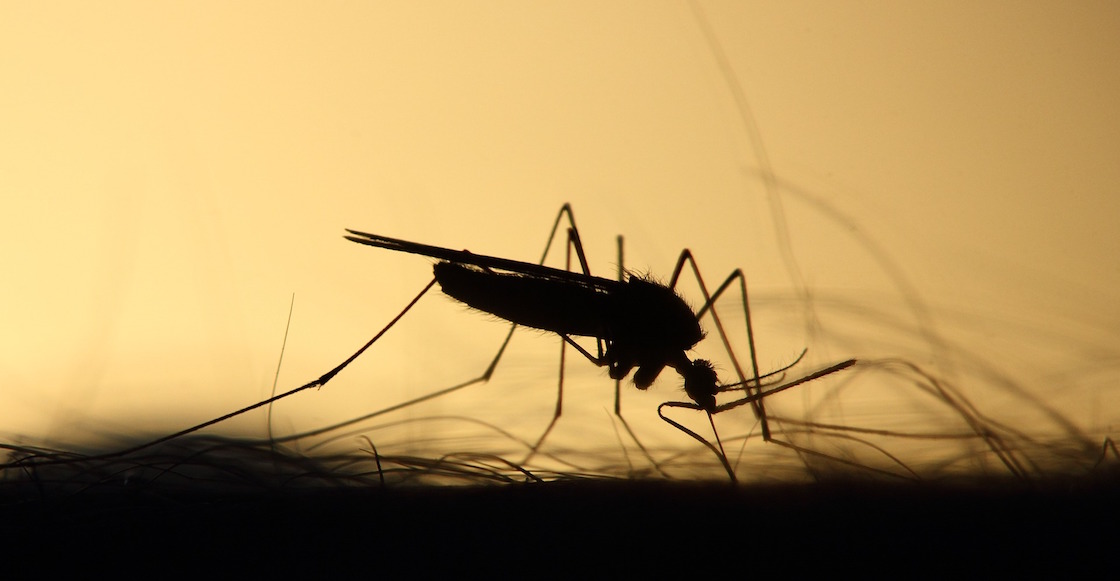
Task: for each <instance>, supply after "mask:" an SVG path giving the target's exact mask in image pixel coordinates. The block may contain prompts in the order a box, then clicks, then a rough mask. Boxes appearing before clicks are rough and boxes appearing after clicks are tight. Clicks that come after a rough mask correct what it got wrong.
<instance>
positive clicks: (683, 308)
mask: <svg viewBox="0 0 1120 581" xmlns="http://www.w3.org/2000/svg"><path fill="white" fill-rule="evenodd" d="M565 218H566V219H567V222H568V227H567V244H566V267H567V268H569V269H570V268H571V262H572V253H573V251H574V253H575V257H576V259H577V260H578V262H579V268H580V270H579V271H572V270H564V269H559V268H553V267H549V266H544V265H543V263H544V261H545V259H546V258H547V256H548V254H549V251H550V249H551V247H552V244H553V241H554V240H555V238H556V235H557V232H558V230H559V228H560V225H561V223H562V221H563V220H564V219H565ZM347 233H348V234H347V235H346V236H345V238H346V239H347V240H350V241H353V242H357V243H359V244H365V245H368V246H373V247H376V248H383V249H387V250H393V251H398V252H407V253H411V254H418V255H422V256H427V257H430V258H435V259H437V260H438V262H436V263H435V264H434V265H433V274H434V278H433V280H432V282H430V283H429V284H428V287H426V288H425V290H424V291H423V292H422V293H421V295H423V294H424V292H427V290H428V289H430V288H431V287H432V286H433V285H434V284H435V283H438V284H439V285H440V288H441V289H442V290H443V292H444V294H446V295H448V296H449V297H451V298H453V299H455V300H457V301H459V302H461V303H463V304H465V305H467V306H469V307H471V308H473V309H476V310H479V311H482V312H485V313H489V314H491V315H494V316H497V317H499V318H502V319H504V320H506V321H509V322H510V323H512V325H511V327H510V330H509V334H508V335H507V337H506V341H505V343H503V344H502V347H501V348H500V349H499V351H498V353H497V355H496V356H495V358H494V360H493V361H492V362H491V364H490V367H489V368H488V370H487V372H486V373H485V374H484V375H483V376H482V378H480V379H481V380H483V381H485V380H487V379H488V378H489V376H490V374H491V373H492V372H493V369H494V368H495V367H496V365H497V363H498V360H499V359H500V358H501V356H502V353H503V352H504V350H505V346H506V344H508V342H509V338H510V336H512V334H513V332H514V331H515V330H516V328H517V327H518V326H525V327H530V328H534V329H539V330H543V331H548V332H551V333H555V334H556V335H558V336H559V337H560V338H561V339H562V342H561V355H560V361H561V363H560V365H561V371H560V382H559V389H558V395H557V404H556V411H555V413H554V415H553V418H552V422H551V423H550V424H549V426H548V427H547V428H546V429H545V432H544V434H542V435H541V437H540V439H539V440H538V441H537V444H536V445H534V446H533V448H532V452H535V450H536V449H537V448H538V447H539V446H540V445H541V444H542V443H543V441H544V439H545V437H547V435H548V433H549V432H550V431H551V430H552V428H553V426H554V425H555V424H556V421H557V420H558V418H559V417H560V414H561V411H562V400H563V365H564V359H565V354H564V350H565V348H566V347H567V346H570V347H572V348H574V349H575V350H576V351H578V352H579V353H580V354H581V355H582V356H583V357H584V358H586V359H587V360H588V361H590V362H591V363H592V364H594V365H596V366H599V367H605V368H607V373H608V375H609V376H610V378H611V379H614V380H615V382H616V390H617V384H618V382H620V381H621V380H622V379H625V378H626V377H627V376H628V375H630V374H631V372H633V377H632V380H633V384H634V386H635V387H637V388H638V389H640V390H645V389H648V388H649V387H650V386H651V385H653V383H654V381H655V380H656V379H657V377H658V376H659V375H660V374H661V373H662V371H664V370H665V368H666V367H668V368H671V369H673V370H674V371H675V372H676V373H677V374H678V375H680V377H681V378H682V379H683V381H684V391H685V393H686V394H687V395H688V397H689V398H690V399H691V400H692V402H667V403H666V404H663V405H662V407H661V408H659V415H660V416H661V418H662V419H663V420H665V421H666V422H668V423H670V424H671V425H673V426H674V427H676V428H677V429H679V430H682V431H684V432H685V433H687V434H689V435H690V436H692V437H693V438H695V439H697V440H698V441H700V442H701V443H703V444H705V445H707V446H708V447H709V448H710V449H711V450H712V451H713V452H714V453H715V454H716V455H717V456H718V457H719V458H720V460H721V462H722V463H723V464H724V467H725V468H726V469H727V470H728V473H729V474H730V475H731V477H732V478H734V473H733V471H732V470H731V467H730V465H729V464H728V461H727V457H726V454H725V453H724V452H723V450H722V444H720V449H718V450H717V449H716V448H714V447H712V446H711V445H710V444H709V443H708V442H707V440H705V439H704V438H702V437H701V436H699V435H698V434H696V433H695V432H693V431H691V430H689V429H687V428H685V427H684V426H683V425H681V424H679V423H677V422H675V421H673V420H671V419H669V418H668V417H666V416H665V415H664V414H663V413H662V409H663V408H664V407H686V408H691V409H697V410H702V411H704V412H705V413H706V414H707V416H708V419H709V422H710V423H711V426H712V431H713V434H715V436H716V442H717V443H719V436H718V433H716V431H715V423H714V420H712V414H715V413H719V412H721V411H726V410H728V409H732V408H735V407H739V406H742V405H746V404H750V405H751V406H752V407H753V408H754V411H755V415H756V417H757V418H758V419H759V420H760V422H761V426H762V435H763V438H764V439H765V440H767V441H769V440H770V430H769V425H768V423H767V421H766V414H765V408H764V406H763V397H764V396H766V395H769V394H771V393H775V392H777V391H782V390H785V389H789V388H791V387H794V386H796V385H800V384H801V383H805V382H807V381H811V380H813V379H816V378H818V377H823V376H824V375H828V374H830V373H833V372H835V371H839V370H841V369H844V368H846V367H849V366H851V365H852V364H854V363H855V361H854V360H849V361H845V362H843V363H840V364H837V365H834V366H832V367H829V368H825V369H822V370H820V371H817V372H815V373H813V374H810V375H808V376H805V377H803V378H801V379H799V380H796V381H793V382H790V383H787V384H785V385H781V386H778V387H773V388H772V389H768V390H766V391H765V392H763V391H762V390H763V388H764V387H771V386H773V385H775V384H773V383H771V384H764V383H763V380H764V379H766V378H769V377H773V376H775V375H778V374H780V373H784V372H785V371H786V370H787V369H789V368H790V367H792V366H793V365H795V364H796V363H797V362H798V361H800V357H799V358H798V360H797V361H794V363H793V364H790V365H789V366H787V367H785V368H782V369H780V370H778V371H775V372H772V373H769V374H766V375H761V374H760V373H759V369H758V362H757V358H756V356H755V349H754V336H753V329H752V328H751V325H750V312H749V302H748V299H747V287H746V279H745V277H744V275H743V273H742V271H741V270H738V269H736V270H735V271H734V272H732V273H731V275H729V276H728V277H727V279H726V280H725V281H724V283H723V284H722V285H720V287H718V289H717V290H716V291H715V292H714V293H709V292H708V290H707V285H706V284H705V282H704V279H703V277H702V276H701V275H700V270H699V267H698V266H697V265H696V261H695V259H694V258H693V256H692V253H691V252H690V251H689V250H687V249H685V250H684V251H682V252H681V255H680V258H679V259H678V260H677V264H676V267H675V268H674V271H673V276H672V279H671V281H670V283H669V284H668V285H665V284H661V283H659V282H656V281H655V280H653V279H652V278H649V277H644V276H638V275H635V274H633V273H629V272H626V271H625V270H624V269H623V267H622V251H621V244H622V239H621V237H620V238H619V239H618V241H619V277H618V279H609V278H604V277H599V276H594V275H592V274H591V270H590V268H589V266H588V261H587V256H586V254H585V252H584V249H583V244H582V241H581V239H580V235H579V230H578V228H576V225H575V217H574V215H573V213H572V209H571V206H570V205H569V204H564V206H562V207H561V209H560V211H559V212H558V213H557V216H556V220H555V222H554V223H553V227H552V231H551V232H550V233H549V237H548V242H547V243H546V246H545V251H544V254H543V255H542V256H541V261H540V263H530V262H522V261H518V260H511V259H507V258H498V257H494V256H486V255H481V254H475V253H472V252H470V251H467V250H452V249H449V248H443V247H439V246H432V245H428V244H421V243H418V242H409V241H406V240H400V239H397V238H390V237H387V236H381V235H378V234H371V233H368V232H361V231H358V230H351V229H347ZM686 264H688V265H690V266H691V267H692V270H693V272H694V274H695V276H696V280H697V282H698V284H699V286H700V288H701V290H702V292H703V295H704V305H703V307H702V308H701V309H700V310H699V311H697V312H693V310H692V308H691V307H689V305H688V304H687V303H686V302H685V301H684V299H683V298H681V296H680V295H679V294H678V293H677V291H676V290H675V289H676V284H677V282H678V280H679V279H680V276H681V273H682V272H683V269H684V267H685V265H686ZM736 280H738V281H739V283H740V285H739V286H740V290H741V295H742V301H743V307H744V310H745V311H746V315H747V317H746V321H747V336H748V341H749V344H750V355H751V366H752V376H751V378H750V379H748V378H747V377H746V376H745V374H744V372H743V370H742V369H741V366H740V364H739V362H738V360H737V359H736V357H735V355H734V352H733V351H732V349H731V345H730V342H729V340H728V338H727V333H726V331H725V330H724V327H723V323H722V321H721V320H720V318H719V315H718V313H717V312H716V310H715V306H714V305H715V301H716V300H717V299H719V298H720V296H721V295H722V294H723V293H724V292H725V291H726V290H727V289H728V288H730V286H731V285H732V284H733V283H734V282H735V281H736ZM418 298H419V297H418ZM402 314H403V313H402ZM705 314H708V315H710V316H711V318H712V320H713V321H714V323H715V327H716V329H717V332H718V335H719V336H720V338H721V340H722V342H723V344H724V347H725V348H726V350H727V353H728V355H729V356H730V358H731V361H732V364H733V366H734V368H735V370H736V373H737V374H738V377H739V381H738V382H735V383H729V384H721V383H720V381H719V378H718V377H717V374H716V371H715V368H714V366H713V365H712V363H711V362H710V361H708V360H706V359H690V358H689V356H688V352H689V351H690V350H692V348H693V347H695V346H696V345H697V344H698V343H699V342H700V341H701V340H702V339H703V338H704V336H705V333H704V331H703V329H702V328H701V325H700V319H701V318H702V317H703V316H704V315H705ZM573 337H587V338H593V339H594V340H595V345H596V346H595V352H594V353H592V352H591V351H590V350H588V349H586V348H584V347H583V346H581V345H580V344H579V343H577V342H576V341H575V340H574V339H573ZM802 355H804V353H803V354H802ZM783 377H784V376H783ZM733 390H741V391H743V392H744V393H745V396H744V397H742V398H741V399H738V400H735V401H733V402H730V403H725V404H722V405H717V396H718V395H719V394H721V393H724V392H728V391H733ZM615 414H616V415H618V416H619V417H621V412H620V406H619V400H618V393H617V391H616V399H615ZM532 452H531V453H530V455H531V454H532Z"/></svg>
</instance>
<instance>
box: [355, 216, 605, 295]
mask: <svg viewBox="0 0 1120 581" xmlns="http://www.w3.org/2000/svg"><path fill="white" fill-rule="evenodd" d="M346 231H347V232H349V233H350V234H349V235H348V236H346V237H345V238H346V239H347V240H350V241H351V242H357V243H359V244H365V245H367V246H374V247H376V248H385V249H387V250H395V251H397V252H408V253H411V254H420V255H422V256H429V257H432V258H438V259H440V260H446V261H448V262H453V263H456V264H470V265H474V266H478V267H481V268H487V269H495V270H502V271H506V272H513V273H517V274H521V275H525V276H529V277H533V278H537V279H550V280H555V281H560V282H564V283H567V284H573V283H574V284H578V285H581V286H585V287H588V288H593V289H597V290H600V291H603V292H608V293H610V292H617V291H618V290H620V288H621V287H622V286H624V285H625V283H622V282H619V281H616V280H611V279H609V278H602V277H598V276H591V275H587V274H583V273H580V272H571V271H567V270H561V269H559V268H552V267H549V266H543V265H540V264H534V263H532V262H521V261H520V260H510V259H508V258H498V257H496V256H486V255H484V254H474V253H473V252H469V251H467V250H452V249H450V248H443V247H440V246H432V245H430V244H421V243H419V242H409V241H407V240H399V239H397V238H389V237H388V236H379V235H377V234H370V233H368V232H359V231H357V230H350V229H347V230H346Z"/></svg>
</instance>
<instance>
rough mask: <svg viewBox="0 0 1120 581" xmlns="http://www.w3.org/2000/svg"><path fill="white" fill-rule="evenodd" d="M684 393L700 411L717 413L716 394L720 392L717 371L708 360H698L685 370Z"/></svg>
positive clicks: (683, 372)
mask: <svg viewBox="0 0 1120 581" xmlns="http://www.w3.org/2000/svg"><path fill="white" fill-rule="evenodd" d="M681 375H683V376H684V391H685V393H687V394H688V397H691V398H692V401H694V402H696V405H698V406H700V409H702V410H704V411H706V412H708V413H713V412H715V411H716V393H717V392H719V385H718V379H717V377H716V370H715V368H713V367H712V362H711V361H708V360H707V359H697V360H696V361H693V362H692V364H691V365H689V366H688V367H687V368H685V369H684V370H683V371H682V372H681Z"/></svg>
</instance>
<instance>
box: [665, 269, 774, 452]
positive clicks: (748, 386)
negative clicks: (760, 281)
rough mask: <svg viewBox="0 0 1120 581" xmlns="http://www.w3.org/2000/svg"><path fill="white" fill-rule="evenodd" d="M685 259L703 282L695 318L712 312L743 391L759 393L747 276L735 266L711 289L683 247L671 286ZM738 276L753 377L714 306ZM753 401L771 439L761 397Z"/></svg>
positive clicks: (763, 436)
mask: <svg viewBox="0 0 1120 581" xmlns="http://www.w3.org/2000/svg"><path fill="white" fill-rule="evenodd" d="M685 263H688V265H689V266H691V267H692V272H693V274H694V275H695V276H696V282H697V284H698V285H699V286H700V291H701V292H702V293H703V295H704V305H703V307H701V308H700V310H699V311H697V313H696V318H697V319H701V318H703V317H704V315H705V314H711V317H712V321H713V322H714V323H715V327H716V332H717V334H719V338H720V341H721V342H722V343H723V347H724V350H725V351H726V352H727V355H728V357H729V358H730V359H731V365H732V366H733V367H734V368H735V374H736V375H737V376H738V377H739V381H740V382H743V391H744V392H745V393H746V395H747V396H748V397H749V396H751V395H757V394H758V393H759V391H760V387H759V383H760V379H759V370H758V356H757V355H756V353H755V345H754V327H753V326H752V325H751V309H750V300H749V298H748V294H747V279H746V276H744V275H743V271H742V270H739V269H738V268H736V269H735V270H734V271H733V272H732V273H731V274H730V275H728V277H727V279H725V280H724V281H723V284H721V285H720V286H719V288H717V289H716V292H714V293H709V292H708V286H707V284H706V283H705V282H704V277H703V276H702V275H701V274H700V267H699V266H697V264H696V259H695V258H694V257H693V256H692V252H691V251H689V250H688V249H687V248H686V249H684V250H683V251H681V256H680V258H679V259H678V260H677V265H676V267H675V268H674V269H673V277H672V279H671V280H670V282H669V286H670V287H673V288H676V286H677V281H678V280H679V279H680V275H681V271H682V270H683V269H684V265H685ZM736 280H738V281H739V293H740V296H741V297H742V301H743V312H744V313H745V315H746V326H747V343H748V345H749V349H750V356H751V372H752V375H751V379H750V380H748V379H747V376H746V374H744V373H743V368H742V366H741V365H740V364H739V358H738V357H736V356H735V351H734V350H733V349H732V348H731V342H730V341H729V340H728V338H727V331H726V330H724V326H723V321H722V320H720V317H719V312H718V311H717V310H716V306H715V302H716V300H718V299H719V297H720V296H722V295H723V293H724V292H725V291H727V289H728V288H730V286H731V284H732V283H733V282H734V281H736ZM750 403H751V408H752V409H753V411H754V415H755V417H756V418H758V420H759V421H760V422H761V425H762V438H763V439H764V440H766V441H770V424H769V422H768V421H767V418H766V408H765V407H764V404H763V402H762V399H761V398H755V399H752V400H750Z"/></svg>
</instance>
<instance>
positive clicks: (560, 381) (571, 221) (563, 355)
mask: <svg viewBox="0 0 1120 581" xmlns="http://www.w3.org/2000/svg"><path fill="white" fill-rule="evenodd" d="M564 214H567V216H568V225H569V227H568V242H567V244H565V249H564V270H567V271H571V270H572V251H573V250H574V251H575V255H576V259H577V260H578V261H579V265H580V270H581V271H583V274H585V275H587V276H591V268H590V267H589V266H588V264H587V254H586V253H585V252H584V250H583V242H582V241H581V240H580V237H579V229H577V228H576V219H575V216H574V215H573V214H572V208H571V206H570V205H568V204H564V206H563V207H561V208H560V213H559V214H557V216H556V221H555V222H554V223H553V225H552V232H551V233H549V235H548V244H549V246H551V245H552V241H553V239H554V238H555V236H556V229H557V228H558V227H559V226H560V219H561V218H562V217H563V216H564ZM548 250H549V249H548V248H547V247H546V248H545V252H544V254H543V255H542V256H541V263H542V264H543V263H544V260H545V259H546V258H547V257H548ZM569 344H571V345H572V346H573V347H575V348H576V349H577V350H578V351H579V352H580V353H581V354H583V355H584V356H585V357H587V359H588V360H590V361H591V362H592V363H594V364H596V365H598V366H602V365H605V360H604V358H603V341H602V339H598V340H596V347H597V349H598V352H599V356H598V357H597V358H596V357H594V356H592V355H591V354H590V353H588V352H587V350H586V349H584V348H583V347H581V346H580V345H579V344H577V343H576V342H575V341H573V340H572V339H571V337H568V336H566V335H561V336H560V368H559V371H558V372H557V374H556V409H555V411H554V412H553V414H552V419H551V420H549V422H548V426H547V427H546V428H545V429H544V432H542V433H541V435H540V437H539V438H537V441H536V443H535V444H533V446H532V447H531V448H530V449H529V453H528V455H526V456H525V458H524V459H523V460H522V461H521V463H522V464H524V463H526V462H528V461H529V460H530V459H532V457H533V456H534V455H535V454H536V453H537V450H539V449H540V447H541V445H542V444H544V441H545V439H546V438H548V435H549V434H550V433H551V432H552V429H553V428H555V427H556V422H558V421H559V420H560V415H561V414H562V413H563V411H564V368H565V365H566V363H567V354H568V352H567V347H568V345H569Z"/></svg>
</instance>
